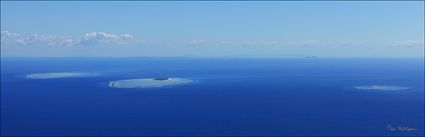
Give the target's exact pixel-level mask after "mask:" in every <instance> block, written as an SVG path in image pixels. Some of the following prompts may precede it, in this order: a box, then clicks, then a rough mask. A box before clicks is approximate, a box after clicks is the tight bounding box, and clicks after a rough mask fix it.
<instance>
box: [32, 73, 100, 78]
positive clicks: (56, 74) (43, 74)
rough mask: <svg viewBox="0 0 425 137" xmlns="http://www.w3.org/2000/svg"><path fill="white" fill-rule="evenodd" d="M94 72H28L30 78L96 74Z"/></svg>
mask: <svg viewBox="0 0 425 137" xmlns="http://www.w3.org/2000/svg"><path fill="white" fill-rule="evenodd" d="M95 75H96V74H93V73H77V72H58V73H35V74H28V75H27V76H26V78H29V79H54V78H75V77H90V76H95Z"/></svg>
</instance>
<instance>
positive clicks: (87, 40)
mask: <svg viewBox="0 0 425 137" xmlns="http://www.w3.org/2000/svg"><path fill="white" fill-rule="evenodd" d="M132 38H133V35H131V34H123V35H116V34H111V33H106V32H90V33H86V34H84V35H82V36H79V37H76V38H75V37H71V36H65V35H42V34H41V35H40V34H31V35H23V34H19V33H12V32H9V31H2V32H1V45H28V46H33V45H37V46H38V45H45V46H91V45H124V44H128V43H129V41H130V40H131V39H132Z"/></svg>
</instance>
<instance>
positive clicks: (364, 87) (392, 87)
mask: <svg viewBox="0 0 425 137" xmlns="http://www.w3.org/2000/svg"><path fill="white" fill-rule="evenodd" d="M354 88H355V89H359V90H406V89H409V88H408V87H400V86H357V87H354Z"/></svg>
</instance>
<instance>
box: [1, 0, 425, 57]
mask: <svg viewBox="0 0 425 137" xmlns="http://www.w3.org/2000/svg"><path fill="white" fill-rule="evenodd" d="M144 56H150V57H151V56H154V57H181V56H184V57H306V56H317V57H391V58H396V57H403V58H404V57H415V58H416V57H419V58H424V1H408V2H401V1H399V2H394V1H375V2H372V1H363V2H359V1H357V2H356V1H346V2H342V1H339V2H338V1H331V2H330V1H316V2H312V1H300V2H294V1H269V2H259V1H233V2H224V1H221V2H220V1H198V2H196V1H191V2H188V1H174V2H171V1H160V2H148V1H145V2H143V1H138V2H137V1H133V2H130V1H127V2H106V1H103V2H102V1H92V2H83V1H73V2H70V1H68V2H66V1H62V2H42V1H38V2H37V1H33V2H30V1H25V2H12V1H6V2H5V1H2V2H1V57H144Z"/></svg>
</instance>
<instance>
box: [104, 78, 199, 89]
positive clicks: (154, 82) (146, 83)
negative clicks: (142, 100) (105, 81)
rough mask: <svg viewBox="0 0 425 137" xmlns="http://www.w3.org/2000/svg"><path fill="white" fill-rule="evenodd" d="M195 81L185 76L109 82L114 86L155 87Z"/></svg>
mask: <svg viewBox="0 0 425 137" xmlns="http://www.w3.org/2000/svg"><path fill="white" fill-rule="evenodd" d="M191 82H193V81H192V80H190V79H184V78H168V77H166V78H144V79H127V80H117V81H111V82H109V86H110V87H113V88H155V87H164V86H173V85H182V84H188V83H191Z"/></svg>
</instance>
